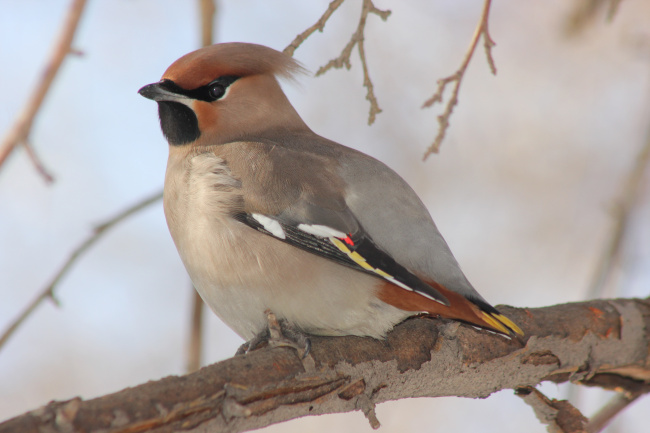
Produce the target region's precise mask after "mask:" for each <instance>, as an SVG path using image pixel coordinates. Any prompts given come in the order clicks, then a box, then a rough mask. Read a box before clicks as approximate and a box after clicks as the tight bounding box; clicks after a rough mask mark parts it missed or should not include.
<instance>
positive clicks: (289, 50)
mask: <svg viewBox="0 0 650 433" xmlns="http://www.w3.org/2000/svg"><path fill="white" fill-rule="evenodd" d="M344 1H345V0H333V1H332V2H331V3H330V4H329V6H328V7H327V10H326V11H325V13H324V14H323V15H322V16H321V17H320V18H319V19H318V21H316V22H315V23H314V24H313V25H312V26H311V27H308V28H307V29H306V30H305V31H304V32H302V33H300V34H299V35H298V36H296V38H295V39H294V40H293V41H291V43H290V44H289V45H287V46H286V48H285V49H284V50H282V52H284V53H285V54H288V55H290V56H293V53H294V52H295V51H296V49H297V48H298V47H299V46H300V44H302V43H303V42H305V40H306V39H307V38H308V37H310V36H311V35H312V34H313V33H314V32H315V31H316V30H318V31H319V32H322V31H323V29H324V28H325V23H327V20H329V19H330V17H331V16H332V14H333V13H334V11H336V9H338V7H339V6H341V4H343V2H344Z"/></svg>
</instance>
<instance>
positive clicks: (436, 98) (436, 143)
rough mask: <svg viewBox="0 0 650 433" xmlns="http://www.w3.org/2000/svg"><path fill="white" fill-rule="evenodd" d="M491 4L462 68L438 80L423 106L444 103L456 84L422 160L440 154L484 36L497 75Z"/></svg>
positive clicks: (477, 29) (492, 69)
mask: <svg viewBox="0 0 650 433" xmlns="http://www.w3.org/2000/svg"><path fill="white" fill-rule="evenodd" d="M491 4H492V0H485V4H484V5H483V11H482V12H481V18H480V20H479V23H478V25H477V26H476V29H475V30H474V35H473V36H472V41H471V42H470V44H469V48H468V49H467V52H466V53H465V58H464V59H463V62H462V63H461V65H460V68H458V70H457V71H456V72H455V73H454V74H453V75H450V76H448V77H445V78H441V79H440V80H438V89H437V90H436V93H434V94H433V96H431V97H430V98H429V99H427V100H426V101H425V102H424V104H423V105H422V108H428V107H431V106H432V105H433V104H435V103H436V102H440V103H442V95H443V93H444V91H445V88H446V87H447V85H448V84H450V83H454V88H453V90H452V92H451V98H449V101H448V102H447V105H446V106H445V110H444V112H443V113H442V114H441V115H439V116H438V134H437V135H436V138H435V139H434V140H433V143H432V144H431V146H429V148H428V149H427V150H426V152H425V153H424V157H423V158H422V159H423V160H426V159H427V158H428V157H429V155H431V154H432V153H438V152H439V151H440V144H441V143H442V140H443V139H444V138H445V134H446V133H447V128H449V118H450V117H451V113H452V112H453V111H454V106H455V105H456V104H457V103H458V93H459V91H460V84H461V82H462V81H463V77H464V76H465V72H466V71H467V66H468V65H469V62H470V60H472V57H473V56H474V51H475V50H476V45H477V44H478V41H479V39H480V38H481V36H483V46H484V48H485V55H486V57H487V62H488V65H489V66H490V70H491V71H492V73H493V74H495V75H496V73H497V69H496V66H495V65H494V58H493V57H492V47H493V46H494V45H495V43H494V41H493V40H492V38H491V37H490V33H489V31H488V17H489V14H490V6H491Z"/></svg>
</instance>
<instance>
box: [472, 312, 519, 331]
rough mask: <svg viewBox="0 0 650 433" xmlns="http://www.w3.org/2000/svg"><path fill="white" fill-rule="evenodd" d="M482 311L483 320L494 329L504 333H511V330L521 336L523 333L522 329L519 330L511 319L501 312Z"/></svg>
mask: <svg viewBox="0 0 650 433" xmlns="http://www.w3.org/2000/svg"><path fill="white" fill-rule="evenodd" d="M482 313H483V320H485V321H486V322H487V323H488V325H490V326H492V327H493V328H494V329H496V330H498V331H500V332H503V333H504V334H507V335H511V334H512V333H513V332H514V333H516V334H519V335H521V336H523V335H524V331H522V330H521V328H520V327H519V326H517V325H516V324H515V323H514V322H513V321H512V320H510V319H508V318H507V317H506V316H504V315H503V314H497V313H486V312H484V311H483V312H482Z"/></svg>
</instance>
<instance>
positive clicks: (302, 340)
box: [235, 310, 311, 359]
mask: <svg viewBox="0 0 650 433" xmlns="http://www.w3.org/2000/svg"><path fill="white" fill-rule="evenodd" d="M264 313H265V314H266V320H267V322H268V327H267V328H266V329H264V330H263V331H262V332H260V333H259V334H257V335H256V336H255V337H253V338H252V339H250V340H249V341H247V342H246V343H244V344H242V345H241V346H240V347H239V349H238V350H237V353H236V354H235V355H243V354H245V353H248V352H252V351H253V350H256V349H259V348H261V347H264V346H270V347H292V348H294V349H295V350H296V351H297V352H298V355H299V356H300V359H305V358H307V356H309V352H310V351H311V340H310V339H309V337H308V336H307V335H306V334H305V333H304V332H302V331H301V330H300V329H298V328H296V327H295V326H294V325H292V324H290V323H289V322H287V321H286V320H282V319H281V320H278V318H277V317H276V316H275V314H273V312H272V311H271V310H266V311H265V312H264ZM310 358H311V357H310Z"/></svg>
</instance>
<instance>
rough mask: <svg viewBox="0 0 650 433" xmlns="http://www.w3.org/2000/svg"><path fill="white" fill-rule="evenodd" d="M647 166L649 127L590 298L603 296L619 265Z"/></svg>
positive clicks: (616, 211)
mask: <svg viewBox="0 0 650 433" xmlns="http://www.w3.org/2000/svg"><path fill="white" fill-rule="evenodd" d="M648 166H650V125H649V127H648V131H647V132H646V139H645V143H643V145H642V146H641V149H640V150H639V153H638V154H637V157H636V159H635V161H634V166H633V167H632V169H631V170H630V172H629V174H628V176H627V179H625V182H624V184H623V188H622V191H621V193H620V196H619V199H618V200H617V203H616V206H615V208H614V227H613V228H612V231H611V233H610V236H609V239H608V241H607V243H606V244H605V248H604V249H603V251H602V253H601V255H600V259H599V260H598V265H597V266H596V272H595V274H594V276H593V279H592V282H591V284H590V286H589V289H588V292H587V298H597V297H600V296H602V295H603V293H604V291H605V287H606V286H607V282H608V281H609V279H610V277H611V274H612V272H613V270H614V268H615V267H616V264H617V263H618V260H619V257H620V254H621V250H622V245H623V240H624V238H625V233H626V232H627V227H628V221H629V219H630V215H631V214H632V211H633V210H634V207H635V206H636V204H637V201H638V199H639V196H640V191H641V189H642V185H643V179H644V176H645V173H646V170H647V169H648Z"/></svg>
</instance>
